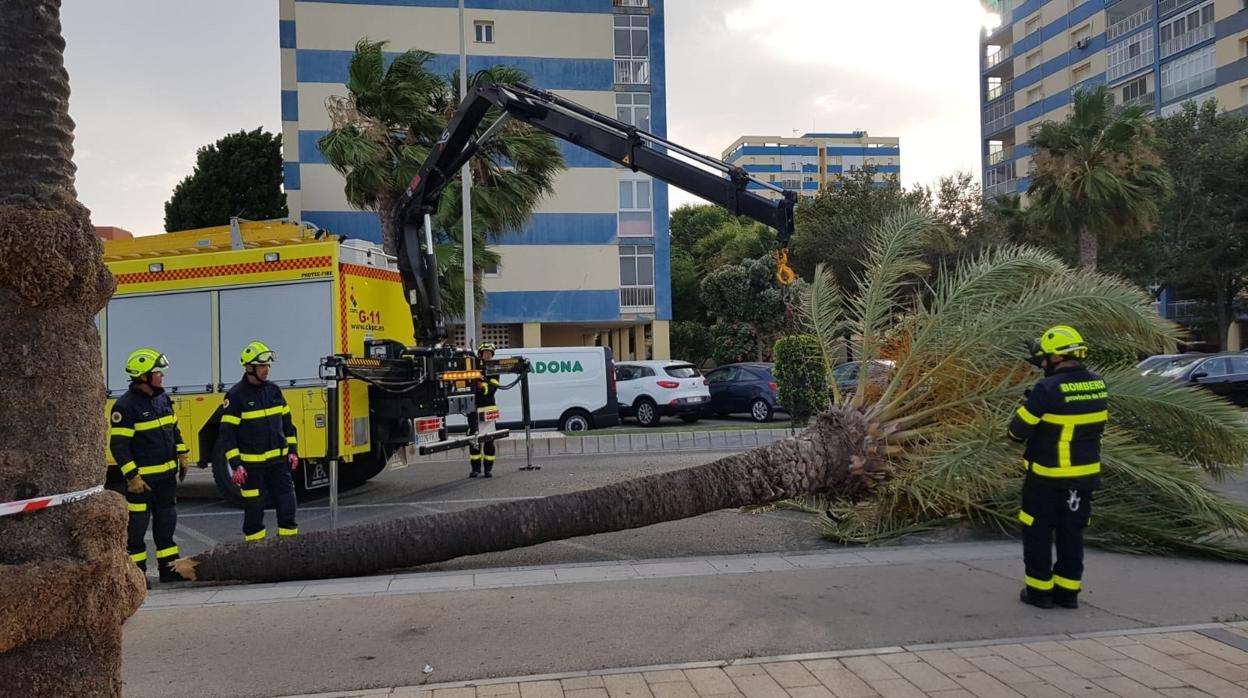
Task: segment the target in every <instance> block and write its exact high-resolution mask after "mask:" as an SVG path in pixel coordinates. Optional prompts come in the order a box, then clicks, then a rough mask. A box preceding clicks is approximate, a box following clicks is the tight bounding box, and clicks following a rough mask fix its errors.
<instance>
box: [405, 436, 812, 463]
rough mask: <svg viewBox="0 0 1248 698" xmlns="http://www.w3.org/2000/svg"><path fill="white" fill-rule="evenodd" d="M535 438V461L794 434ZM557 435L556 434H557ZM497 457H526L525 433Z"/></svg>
mask: <svg viewBox="0 0 1248 698" xmlns="http://www.w3.org/2000/svg"><path fill="white" fill-rule="evenodd" d="M542 433H543V436H541V437H538V436H536V435H534V438H533V440H532V443H533V457H534V458H544V457H547V456H583V455H599V454H610V453H671V452H673V451H676V452H686V453H697V452H703V451H735V450H744V449H750V448H757V447H759V446H766V445H768V444H772V443H775V442H777V441H783V440H785V439H787V438H789V437H791V436H793V434H794V433H795V432H793V431H791V430H790V429H787V428H782V429H723V430H716V431H675V432H658V433H654V434H612V433H610V431H609V430H604V433H603V434H602V435H596V434H590V435H587V436H564V435H562V434H560V435H558V436H547V435H546V434H550V432H542ZM556 433H557V432H556ZM497 447H498V455H499V456H508V457H516V456H519V457H522V458H523V457H524V455H525V447H524V431H523V430H519V431H518V432H517V431H513V432H512V434H511V436H509V437H507V438H506V439H503V440H501V441H498V442H497ZM462 458H463V456H462V454H460V453H458V452H455V451H445V452H443V453H435V454H433V455H429V456H417V457H415V458H410V459H409V460H408V464H409V465H414V464H416V463H440V462H445V461H452V460H462Z"/></svg>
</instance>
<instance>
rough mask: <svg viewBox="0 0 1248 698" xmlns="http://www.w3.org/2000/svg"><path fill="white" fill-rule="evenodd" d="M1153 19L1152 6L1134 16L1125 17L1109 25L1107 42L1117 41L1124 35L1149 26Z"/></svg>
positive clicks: (1106, 36) (1106, 34)
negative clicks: (1146, 25)
mask: <svg viewBox="0 0 1248 698" xmlns="http://www.w3.org/2000/svg"><path fill="white" fill-rule="evenodd" d="M1152 19H1153V8H1152V6H1151V5H1150V6H1149V7H1145V8H1144V9H1142V10H1140V11H1139V12H1136V13H1135V14H1133V15H1130V16H1129V17H1124V18H1123V19H1120V20H1118V21H1117V22H1114V23H1113V24H1111V25H1109V28H1108V29H1106V30H1105V40H1106V41H1113V40H1114V39H1117V38H1118V37H1120V36H1122V35H1123V34H1130V33H1131V32H1133V31H1135V30H1136V29H1139V28H1140V27H1142V26H1144V25H1145V24H1148V23H1149V22H1151V21H1152Z"/></svg>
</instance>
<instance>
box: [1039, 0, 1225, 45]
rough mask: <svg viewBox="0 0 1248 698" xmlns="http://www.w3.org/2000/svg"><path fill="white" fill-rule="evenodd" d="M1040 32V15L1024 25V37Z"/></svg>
mask: <svg viewBox="0 0 1248 698" xmlns="http://www.w3.org/2000/svg"><path fill="white" fill-rule="evenodd" d="M1246 1H1248V0H1246ZM1038 31H1040V16H1039V15H1037V16H1035V17H1032V18H1031V19H1029V20H1027V23H1026V24H1025V25H1023V35H1024V36H1031V35H1032V34H1035V33H1036V32H1038Z"/></svg>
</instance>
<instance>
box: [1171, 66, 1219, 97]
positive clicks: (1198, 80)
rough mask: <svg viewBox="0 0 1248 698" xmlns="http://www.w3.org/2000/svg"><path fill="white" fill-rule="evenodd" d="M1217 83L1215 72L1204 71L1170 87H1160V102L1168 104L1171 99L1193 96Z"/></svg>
mask: <svg viewBox="0 0 1248 698" xmlns="http://www.w3.org/2000/svg"><path fill="white" fill-rule="evenodd" d="M1215 82H1217V71H1216V70H1206V71H1204V72H1203V73H1200V74H1198V75H1193V76H1192V77H1190V78H1187V79H1186V80H1180V81H1178V82H1176V83H1174V84H1172V85H1162V87H1161V101H1163V102H1169V101H1170V100H1172V99H1178V98H1179V97H1183V96H1185V95H1193V96H1195V93H1196V92H1199V91H1201V90H1203V89H1205V88H1206V87H1209V86H1210V85H1213V84H1214V83H1215Z"/></svg>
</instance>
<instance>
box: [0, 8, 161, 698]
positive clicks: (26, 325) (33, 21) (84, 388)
mask: <svg viewBox="0 0 1248 698" xmlns="http://www.w3.org/2000/svg"><path fill="white" fill-rule="evenodd" d="M0 35H2V36H4V37H5V40H4V41H3V42H0V94H3V95H4V96H5V97H4V99H3V100H0V356H3V357H5V370H4V372H3V373H0V435H2V436H0V438H2V439H3V440H2V441H0V501H13V500H19V499H27V498H31V497H37V496H42V495H51V494H59V493H67V492H75V491H79V490H84V489H87V488H90V487H92V486H94V485H96V484H98V483H100V482H102V481H103V479H104V462H103V458H102V455H103V449H104V429H105V420H104V386H103V381H102V376H101V373H100V342H99V336H98V334H97V333H96V330H95V326H94V324H93V319H94V316H95V314H96V313H97V312H98V311H99V310H100V308H102V307H103V306H104V303H105V302H106V301H107V300H108V297H109V295H111V294H112V291H113V278H112V275H111V274H109V272H108V269H107V268H106V267H105V266H104V264H103V261H102V259H101V255H100V243H99V241H98V240H97V239H96V238H95V235H94V232H93V228H92V227H91V223H90V220H89V215H88V213H87V210H86V209H85V208H83V207H82V206H81V205H80V204H79V203H78V202H77V201H76V200H75V194H74V188H73V177H74V165H73V162H72V160H71V158H72V155H73V121H71V120H70V118H69V114H68V103H69V80H68V76H67V75H66V73H65V69H64V63H63V57H62V53H63V51H64V48H65V42H64V40H63V39H62V38H61V26H60V2H59V0H11V1H10V2H4V3H0ZM125 512H126V509H125V507H124V506H123V504H122V499H121V497H119V496H117V495H116V494H113V493H105V494H100V495H95V496H92V497H89V498H87V499H85V500H82V501H79V502H76V503H73V504H66V505H63V506H59V507H54V508H50V509H45V510H42V511H36V512H31V513H27V514H20V515H16V516H5V517H0V676H2V677H4V678H3V692H4V693H5V694H6V695H22V696H119V695H121V626H122V623H123V622H124V621H125V619H126V618H128V617H130V615H131V614H133V613H134V612H135V610H137V608H138V606H139V604H140V603H142V600H143V593H144V592H143V580H142V577H141V575H140V574H139V572H138V570H137V568H136V567H135V566H134V565H133V563H131V562H130V560H129V558H128V557H127V555H126V553H125V549H124V543H123V541H124V539H125V525H126V513H125Z"/></svg>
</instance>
